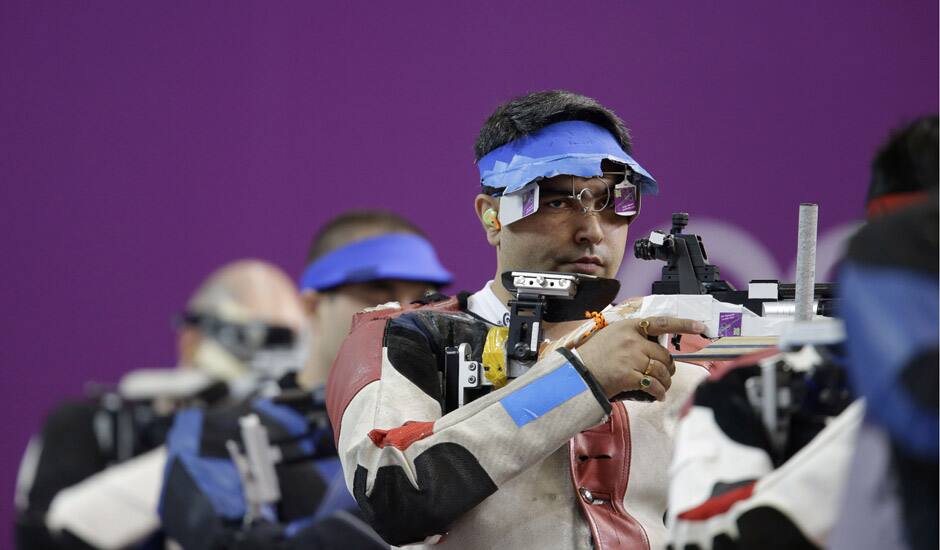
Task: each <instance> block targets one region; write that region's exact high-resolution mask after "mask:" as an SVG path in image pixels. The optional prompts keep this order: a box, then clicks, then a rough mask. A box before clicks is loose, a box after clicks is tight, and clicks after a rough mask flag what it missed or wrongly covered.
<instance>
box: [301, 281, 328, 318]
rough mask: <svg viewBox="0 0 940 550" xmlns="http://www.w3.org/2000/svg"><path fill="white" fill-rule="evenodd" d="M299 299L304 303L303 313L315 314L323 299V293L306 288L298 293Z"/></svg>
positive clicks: (310, 315) (311, 315) (308, 315)
mask: <svg viewBox="0 0 940 550" xmlns="http://www.w3.org/2000/svg"><path fill="white" fill-rule="evenodd" d="M300 299H301V301H302V302H303V304H304V313H306V314H307V317H313V316H314V315H316V313H317V310H318V309H319V308H320V304H321V303H322V301H323V295H322V294H320V293H319V292H317V291H316V290H313V289H309V288H308V289H307V290H304V291H303V292H301V293H300Z"/></svg>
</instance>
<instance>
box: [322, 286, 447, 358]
mask: <svg viewBox="0 0 940 550" xmlns="http://www.w3.org/2000/svg"><path fill="white" fill-rule="evenodd" d="M433 290H435V289H434V287H433V286H431V285H429V284H427V283H423V282H415V281H400V280H381V281H372V282H369V283H356V284H349V285H343V286H341V287H339V288H337V289H334V290H329V291H325V292H323V293H322V295H321V296H320V299H319V301H318V304H317V309H316V312H315V313H314V319H313V321H314V324H315V332H314V338H316V339H317V349H318V353H319V355H320V357H321V359H322V360H323V361H324V362H325V363H326V364H327V365H330V364H332V363H333V360H334V359H335V358H336V354H337V353H338V352H339V347H340V345H341V344H342V343H343V340H344V339H345V338H346V335H347V334H349V328H350V327H351V326H352V318H353V316H354V315H355V314H356V313H358V312H360V311H362V310H363V309H365V308H368V307H374V306H377V305H379V304H384V303H387V302H399V303H401V304H402V305H405V304H409V303H411V302H413V301H415V300H417V299H419V298H421V297H423V296H424V295H425V294H426V293H427V292H428V291H433Z"/></svg>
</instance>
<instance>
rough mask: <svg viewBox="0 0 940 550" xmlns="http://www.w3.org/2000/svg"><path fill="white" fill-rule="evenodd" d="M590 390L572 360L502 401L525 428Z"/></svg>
mask: <svg viewBox="0 0 940 550" xmlns="http://www.w3.org/2000/svg"><path fill="white" fill-rule="evenodd" d="M588 390H589V388H588V386H587V384H586V383H585V382H584V378H581V375H580V374H579V373H578V371H577V369H575V368H574V367H573V366H572V365H571V363H565V364H564V365H562V366H561V367H559V368H558V369H556V370H554V371H552V372H550V373H549V374H546V375H545V376H543V377H541V378H539V379H537V380H534V381H532V382H530V383H529V384H527V385H526V386H524V387H523V388H521V389H519V390H516V391H514V392H513V393H511V394H509V395H507V396H506V397H504V398H502V399H501V400H500V401H499V402H500V404H501V405H502V406H503V408H504V409H506V412H507V413H509V416H510V417H511V418H512V420H513V422H515V423H516V426H519V427H520V428H521V427H523V426H525V425H526V424H528V423H529V422H532V421H533V420H536V419H538V418H540V417H542V416H545V415H546V414H547V413H548V412H549V411H551V410H552V409H554V408H556V407H558V406H560V405H562V404H564V403H565V402H566V401H568V400H569V399H571V398H573V397H576V396H578V395H581V394H582V393H584V392H586V391H588Z"/></svg>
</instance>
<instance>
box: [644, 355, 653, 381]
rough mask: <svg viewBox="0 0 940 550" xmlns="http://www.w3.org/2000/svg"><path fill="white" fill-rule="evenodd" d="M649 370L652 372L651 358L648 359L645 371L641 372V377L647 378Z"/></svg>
mask: <svg viewBox="0 0 940 550" xmlns="http://www.w3.org/2000/svg"><path fill="white" fill-rule="evenodd" d="M651 370H653V359H652V357H651V358H650V362H649V364H648V365H646V369H645V370H644V371H643V376H649V375H650V371H651Z"/></svg>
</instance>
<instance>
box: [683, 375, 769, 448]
mask: <svg viewBox="0 0 940 550" xmlns="http://www.w3.org/2000/svg"><path fill="white" fill-rule="evenodd" d="M759 374H760V367H759V366H756V365H755V366H750V367H741V368H737V369H733V370H731V371H729V372H727V373H725V375H724V376H722V377H721V378H720V379H718V380H707V381H705V382H703V383H702V384H701V385H700V386H699V387H698V389H696V390H695V405H696V406H701V407H708V408H710V409H712V411H714V413H715V422H716V423H717V424H718V426H719V427H720V428H721V431H723V432H724V433H725V435H727V436H728V437H729V438H731V439H732V440H733V441H735V442H737V443H740V444H742V445H748V446H750V447H757V448H759V449H764V450H765V451H767V452H768V454H771V453H770V449H771V446H770V441H769V440H768V438H767V432H766V430H765V429H764V425H763V424H762V423H761V421H760V418H758V416H757V415H756V414H754V408H753V407H752V406H751V403H750V402H749V401H748V399H747V391H746V390H745V387H744V383H745V381H746V380H747V379H748V378H750V377H752V376H756V375H759Z"/></svg>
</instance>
